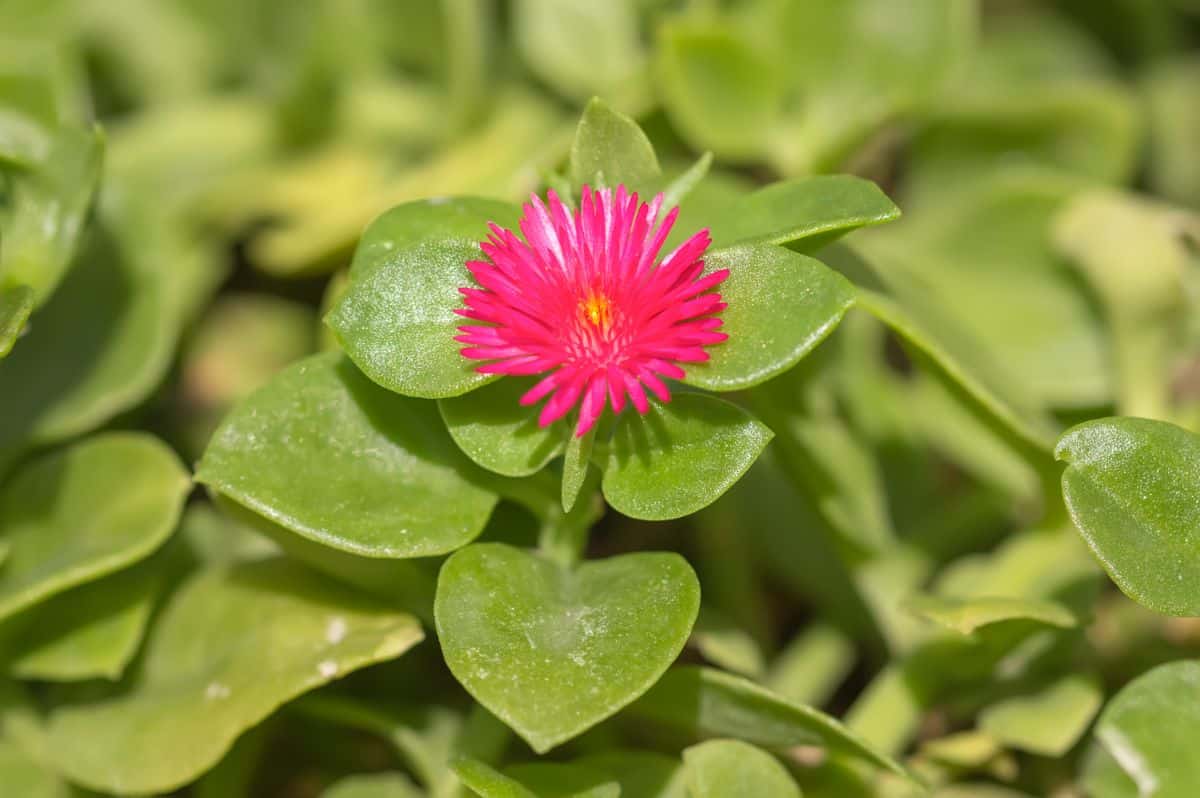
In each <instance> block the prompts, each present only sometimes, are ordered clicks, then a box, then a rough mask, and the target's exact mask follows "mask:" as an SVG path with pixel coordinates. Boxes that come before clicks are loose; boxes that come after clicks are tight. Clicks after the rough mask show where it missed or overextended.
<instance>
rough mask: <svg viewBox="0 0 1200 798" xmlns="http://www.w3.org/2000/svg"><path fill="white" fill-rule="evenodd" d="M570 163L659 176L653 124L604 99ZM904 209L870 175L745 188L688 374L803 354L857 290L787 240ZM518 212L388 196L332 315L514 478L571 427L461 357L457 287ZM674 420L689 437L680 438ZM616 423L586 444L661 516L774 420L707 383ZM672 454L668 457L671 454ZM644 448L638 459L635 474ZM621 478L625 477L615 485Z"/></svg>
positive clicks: (583, 173)
mask: <svg viewBox="0 0 1200 798" xmlns="http://www.w3.org/2000/svg"><path fill="white" fill-rule="evenodd" d="M704 163H706V162H702V164H701V165H702V166H703V165H704ZM571 172H572V176H573V177H574V179H575V180H577V181H582V180H588V179H590V180H597V179H599V180H606V181H609V185H612V184H613V181H617V180H619V181H629V182H630V183H631V184H633V185H635V186H638V185H640V186H643V187H646V186H653V185H655V184H656V183H660V182H661V181H659V180H658V178H657V174H658V164H657V161H656V160H655V159H654V157H653V149H652V148H651V147H650V145H649V142H648V141H647V140H646V138H645V135H644V134H643V133H642V132H641V130H640V129H638V127H637V126H636V124H634V123H633V122H632V121H631V120H629V119H628V118H626V117H623V116H621V115H620V114H616V113H615V112H613V111H611V110H608V109H607V108H606V107H605V106H604V105H603V104H602V103H599V102H598V101H594V102H593V103H592V105H590V106H589V107H588V110H587V111H586V112H585V114H584V118H583V121H582V122H581V124H580V128H579V131H578V134H577V138H576V141H575V145H574V147H573V148H572V156H571ZM696 177H697V175H695V174H691V175H689V176H688V177H687V180H685V181H682V182H688V181H693V182H694V179H695V178H696ZM622 185H624V183H622ZM667 190H668V193H674V192H676V190H682V189H677V188H671V187H668V189H667ZM829 198H833V200H834V201H833V208H834V211H833V212H829V211H828V209H826V210H825V211H824V213H825V215H824V216H822V215H821V214H820V213H818V214H816V216H817V218H816V219H815V220H814V219H801V218H797V217H796V215H795V214H796V213H798V212H800V211H799V210H797V209H801V210H803V211H805V212H807V211H811V210H814V209H818V208H821V205H822V200H825V199H829ZM896 213H897V212H896V209H895V207H894V206H893V205H892V204H891V203H890V202H889V201H888V200H887V198H886V197H884V196H883V195H882V193H881V192H879V190H878V189H877V188H876V187H875V186H874V185H873V184H871V183H868V182H866V181H862V180H858V179H856V178H848V177H841V178H814V179H811V180H803V181H795V182H794V183H787V184H778V185H776V186H773V187H771V188H769V189H765V190H764V191H762V192H758V193H756V194H751V195H749V196H748V197H746V199H745V201H744V202H742V203H741V204H740V206H736V207H733V208H730V209H728V212H727V213H725V214H723V215H722V217H721V218H720V219H714V220H712V222H711V226H712V228H713V230H714V235H718V234H719V235H720V236H721V243H722V244H723V245H724V246H723V248H721V249H717V250H714V251H711V252H709V253H708V254H707V255H705V256H704V263H705V270H706V273H709V274H711V273H714V272H718V271H725V270H727V271H728V277H727V278H726V279H725V280H724V281H723V282H722V283H721V284H720V286H719V290H720V293H721V298H722V301H723V302H724V303H725V304H726V305H727V307H726V308H725V309H724V311H722V313H721V319H722V321H723V325H722V327H721V330H722V332H724V333H726V334H727V335H728V339H727V340H726V341H724V342H722V343H719V344H715V345H712V346H710V347H708V350H707V351H708V355H710V357H711V359H710V360H708V361H707V362H704V363H698V364H687V367H686V369H685V371H686V376H685V377H683V379H682V382H683V383H684V384H686V385H691V386H695V387H697V388H701V389H705V390H712V391H737V390H742V389H746V388H749V387H752V386H754V385H757V384H759V383H761V382H763V381H765V380H768V379H770V378H772V377H774V376H777V375H778V374H781V373H782V372H784V371H786V370H787V369H789V368H791V367H792V366H794V365H795V364H796V363H797V362H798V361H799V360H800V359H801V358H802V357H803V356H804V355H805V354H806V353H807V352H808V351H810V350H811V349H812V348H813V347H814V346H816V345H817V344H818V343H819V342H820V341H821V340H822V339H823V338H824V337H825V336H826V335H827V334H828V333H829V332H830V331H832V329H833V328H834V327H836V326H837V323H838V322H839V321H840V319H841V317H842V316H843V314H844V313H845V312H846V310H847V309H848V308H849V307H850V306H851V304H852V303H853V301H854V289H853V287H852V286H851V285H850V284H849V283H848V282H847V281H846V280H845V279H844V278H843V277H841V276H840V275H839V274H837V273H836V272H833V271H831V270H829V269H826V268H825V267H824V266H823V265H822V264H820V263H819V262H817V261H816V260H814V259H812V258H811V257H808V256H807V255H804V254H800V253H799V252H797V251H794V249H799V248H802V247H803V246H804V245H805V243H806V242H808V243H816V242H820V243H825V242H827V241H829V240H830V239H832V238H834V237H836V236H838V235H840V234H844V233H846V232H849V231H850V230H852V229H854V228H856V227H859V226H862V225H864V224H873V223H877V222H880V221H886V220H887V219H890V218H893V217H894V216H895V215H896ZM516 216H517V211H516V210H515V209H513V208H511V207H510V206H506V205H504V204H503V203H498V202H493V201H490V200H481V199H474V198H461V199H451V200H445V201H429V202H416V203H409V204H406V205H402V206H399V207H397V208H394V209H393V210H391V211H389V212H387V213H385V214H384V215H383V216H381V217H380V218H379V219H377V220H376V221H375V222H374V223H373V224H372V225H371V227H370V228H369V229H368V230H367V232H366V234H365V235H364V237H363V240H362V243H361V244H360V246H359V249H358V251H357V253H356V256H355V260H354V264H353V267H352V269H351V284H350V288H349V290H348V291H347V293H346V294H345V295H344V297H343V298H342V299H341V301H340V302H339V303H338V304H337V305H336V306H335V307H334V309H333V311H332V312H331V313H330V315H329V317H328V319H327V321H328V323H329V325H330V326H331V327H332V328H333V329H334V331H335V332H336V334H337V336H338V338H339V340H340V341H341V344H342V346H343V348H344V349H345V351H346V353H347V354H348V355H349V356H350V358H351V359H352V360H353V361H354V362H355V364H356V365H357V366H358V367H359V368H360V369H362V371H363V373H365V374H366V375H367V376H368V377H370V378H371V379H372V380H373V381H375V382H376V383H378V384H379V385H382V386H383V387H385V388H388V389H390V390H392V391H395V392H397V393H400V394H404V395H408V396H414V397H421V398H436V399H439V400H441V401H440V406H441V410H442V415H443V418H444V419H445V421H446V423H447V426H448V427H449V429H450V430H451V434H452V435H453V437H454V439H455V441H456V443H458V445H459V446H460V447H461V448H462V449H463V451H464V452H466V453H467V454H468V456H470V457H471V458H472V459H473V460H475V461H476V462H477V463H479V464H480V465H482V466H484V467H485V468H487V469H489V470H492V471H495V472H497V473H499V474H503V475H506V476H514V477H516V476H527V475H529V474H532V473H535V472H536V471H538V470H540V469H541V468H543V467H544V466H545V465H547V464H548V463H549V462H550V461H551V460H553V459H554V458H556V457H558V456H560V455H561V454H563V453H564V452H565V450H566V447H567V441H568V432H567V430H566V425H565V424H563V423H553V424H550V425H549V426H547V427H539V426H538V425H537V423H536V421H535V420H534V419H533V415H534V412H533V411H532V410H531V409H529V408H526V407H522V406H521V405H520V403H519V401H518V400H519V399H520V398H521V396H523V395H524V394H525V393H526V392H527V391H528V390H529V389H530V387H531V383H530V382H529V381H528V380H523V379H519V378H513V377H505V378H503V379H502V380H501V381H500V382H499V383H497V384H495V385H489V384H488V383H491V382H493V381H494V380H495V379H496V378H495V377H494V376H489V375H485V374H480V373H478V372H477V371H475V370H474V369H475V365H476V362H475V361H472V360H470V359H468V358H465V357H463V356H462V355H461V354H460V352H459V345H458V344H457V343H455V337H456V328H457V326H458V325H459V324H460V323H461V322H462V319H461V317H460V316H458V315H457V314H456V310H458V309H460V308H461V307H462V297H461V296H460V294H459V289H460V288H463V287H467V286H470V285H472V284H473V280H472V276H471V274H470V272H469V271H468V269H467V267H466V262H467V261H469V260H473V259H478V258H479V257H480V254H479V241H480V240H481V239H482V238H483V237H484V236H485V235H486V234H487V232H488V223H489V222H496V223H498V224H501V225H507V226H509V227H515V225H513V224H512V220H513V219H515V218H516ZM685 232H687V231H685ZM781 244H787V245H788V246H790V247H793V248H794V249H787V248H784V247H783V246H780V245H781ZM705 427H707V428H705ZM677 432H678V433H680V434H682V435H684V437H683V438H681V439H679V440H678V441H676V440H674V437H673V436H674V434H675V433H677ZM613 435H614V438H613V439H612V441H611V442H610V441H609V440H608V439H607V438H602V439H601V440H600V441H599V442H598V445H597V446H596V449H595V451H594V452H593V460H594V461H595V462H596V463H597V465H599V466H600V468H601V469H602V470H603V471H604V472H605V475H606V476H605V480H604V483H603V489H604V492H605V495H606V497H607V498H608V499H609V502H610V503H611V504H612V505H613V506H614V507H617V509H620V510H621V511H622V512H627V513H628V514H630V515H633V516H635V517H640V518H653V519H658V518H672V517H678V516H682V515H686V514H688V513H691V512H695V511H696V510H698V509H701V508H702V507H704V506H705V505H707V504H708V503H710V502H711V501H713V500H714V499H716V498H717V497H718V496H719V495H720V494H721V493H722V492H723V491H724V490H725V489H727V488H728V487H729V486H730V485H731V484H733V482H734V481H736V479H737V478H738V477H739V476H740V474H741V473H742V472H743V471H744V470H745V468H746V467H747V466H748V465H749V463H751V462H753V460H754V458H755V457H757V455H758V452H759V451H761V449H762V447H763V446H764V445H765V444H766V442H767V440H769V432H768V431H767V430H766V429H765V428H764V427H762V425H761V424H759V423H758V422H757V421H755V420H754V419H753V418H752V417H750V416H749V415H747V414H745V413H743V412H742V411H739V410H736V409H735V408H732V407H730V406H728V405H727V404H725V403H722V402H719V401H718V400H716V399H714V398H712V397H708V396H704V395H701V394H694V395H689V396H687V397H683V396H678V397H676V398H675V399H674V400H673V401H671V402H669V403H663V404H662V405H660V406H658V407H655V408H654V409H653V410H651V411H650V413H649V415H647V416H646V417H645V418H644V419H641V420H639V419H638V418H637V417H636V416H634V415H633V413H632V411H626V413H624V414H621V416H620V417H619V419H618V421H617V424H616V427H615V431H614V433H613ZM706 436H713V439H714V440H718V439H719V440H720V441H721V443H720V445H717V446H713V447H711V448H710V449H709V450H708V452H709V454H708V456H704V457H694V456H690V455H685V454H684V452H686V450H687V447H688V446H691V445H694V443H696V442H698V441H700V440H702V439H703V438H705V437H706ZM676 444H678V445H676ZM675 449H678V451H674V450H675ZM673 451H674V454H673V455H672V454H671V453H672V452H673ZM696 451H699V450H696ZM672 456H673V457H674V461H675V465H674V466H670V465H669V464H670V463H671V460H670V459H667V458H671V457H672ZM585 459H586V458H585ZM635 460H640V461H641V463H642V465H643V466H645V467H643V468H642V469H641V470H640V471H639V470H636V469H635V470H632V471H630V470H629V467H630V465H631V464H632V463H633V462H634V461H635ZM651 460H653V461H654V463H655V468H654V469H653V470H651V469H649V467H648V464H649V462H650V461H651ZM660 464H661V465H664V466H666V467H667V471H669V472H670V473H666V472H664V475H663V476H662V480H664V482H663V483H662V484H660V477H659V473H658V465H660ZM685 466H690V468H687V467H685ZM667 483H671V487H680V486H683V485H684V484H685V483H686V484H688V485H689V487H690V490H689V491H688V493H689V494H690V495H680V496H679V497H678V499H677V500H676V501H674V502H673V503H664V501H663V500H662V498H661V497H663V496H664V495H666V494H669V493H670V492H671V491H670V490H669V488H668V485H667ZM622 484H624V485H625V488H624V489H622V488H620V487H618V486H620V485H622ZM569 494H570V491H567V492H566V493H565V495H567V496H568V501H566V502H565V504H568V505H569V504H570V500H569Z"/></svg>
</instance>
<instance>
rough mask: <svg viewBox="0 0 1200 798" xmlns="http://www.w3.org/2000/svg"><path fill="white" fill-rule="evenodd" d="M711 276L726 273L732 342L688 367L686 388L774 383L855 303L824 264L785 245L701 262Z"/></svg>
mask: <svg viewBox="0 0 1200 798" xmlns="http://www.w3.org/2000/svg"><path fill="white" fill-rule="evenodd" d="M705 268H706V269H707V270H708V271H709V272H712V271H716V270H718V269H729V277H727V278H726V279H725V281H724V282H722V283H721V285H720V286H718V288H717V290H718V291H719V292H720V294H721V298H722V299H723V300H724V301H725V302H726V303H727V304H728V307H727V308H725V310H724V311H722V313H721V318H722V319H723V320H724V322H725V323H724V326H723V327H722V328H721V331H722V332H725V333H728V335H729V338H728V339H727V340H725V341H723V342H722V343H719V344H716V345H715V346H712V347H710V348H709V349H708V353H709V354H710V355H711V358H712V359H711V360H709V361H707V362H705V363H694V364H688V367H687V377H685V378H684V382H686V383H687V384H689V385H695V386H698V387H700V388H705V389H708V390H712V391H740V390H743V389H746V388H751V387H753V386H755V385H758V384H759V383H763V382H766V381H767V380H769V379H771V378H772V377H776V376H778V375H780V374H782V373H783V372H785V371H787V370H788V369H790V368H791V367H792V366H794V365H796V364H797V363H798V362H800V359H801V358H803V357H804V356H805V355H807V354H808V353H809V352H811V351H812V350H813V348H814V347H816V346H817V344H819V343H821V341H823V340H824V339H825V337H826V336H827V335H829V334H830V333H831V332H833V330H834V328H835V327H837V325H838V322H840V321H841V320H842V317H843V316H844V315H845V313H846V311H847V310H848V309H849V308H850V306H851V305H852V304H854V288H853V286H851V285H850V284H849V283H848V282H847V281H846V280H845V279H844V278H843V277H842V276H841V275H839V274H838V273H837V272H835V271H833V270H831V269H828V268H826V267H825V265H824V264H822V263H821V262H819V261H817V260H814V259H813V258H810V257H808V256H807V255H800V254H797V253H795V252H790V251H788V250H786V249H783V248H782V247H775V246H768V245H746V246H738V247H734V248H732V249H721V250H717V251H715V252H712V253H710V254H709V255H708V256H706V257H705Z"/></svg>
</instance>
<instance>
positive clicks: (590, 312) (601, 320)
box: [579, 294, 612, 331]
mask: <svg viewBox="0 0 1200 798" xmlns="http://www.w3.org/2000/svg"><path fill="white" fill-rule="evenodd" d="M579 314H580V315H581V316H583V318H585V319H587V320H588V321H590V322H591V323H592V326H593V327H596V328H598V329H600V330H602V331H603V330H607V329H608V325H609V324H611V323H612V303H611V302H609V301H608V297H606V296H604V295H603V294H592V295H591V296H589V297H588V298H587V299H585V300H583V301H582V302H580V303H579Z"/></svg>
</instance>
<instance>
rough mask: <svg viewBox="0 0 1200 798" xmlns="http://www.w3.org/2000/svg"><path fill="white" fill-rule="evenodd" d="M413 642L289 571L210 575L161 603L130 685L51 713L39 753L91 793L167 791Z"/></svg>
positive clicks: (404, 628) (333, 587) (366, 606)
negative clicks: (273, 719) (268, 722)
mask: <svg viewBox="0 0 1200 798" xmlns="http://www.w3.org/2000/svg"><path fill="white" fill-rule="evenodd" d="M421 639H422V633H421V629H420V627H419V626H418V625H417V623H416V621H415V620H413V619H412V618H411V617H410V616H408V615H404V614H402V613H397V612H395V611H394V610H391V609H390V608H388V607H386V606H384V605H381V604H378V603H376V602H374V601H372V600H369V599H367V598H365V597H363V596H362V595H361V594H358V593H355V592H353V591H351V590H349V589H347V588H343V587H341V586H339V585H337V584H335V583H331V582H328V581H326V580H325V579H324V578H323V577H319V576H317V575H315V574H313V573H312V572H311V571H308V570H306V569H304V568H302V567H300V566H297V565H294V564H292V563H290V562H288V561H286V560H281V559H276V560H266V561H262V562H256V563H248V564H243V565H238V566H234V567H232V568H229V569H215V570H209V571H206V572H202V573H200V574H198V575H196V576H194V577H192V578H191V579H189V580H188V582H186V583H185V584H184V585H183V586H182V587H181V588H180V590H179V592H178V593H177V594H176V595H175V596H174V597H173V598H172V599H171V601H170V602H169V603H168V605H167V607H166V609H165V610H164V611H163V613H162V615H161V616H160V617H159V618H158V620H157V621H156V622H155V627H154V631H153V633H152V634H151V636H150V640H149V642H148V644H147V648H146V652H145V655H144V657H143V658H142V661H141V664H140V666H139V668H138V670H137V672H136V673H135V674H134V675H133V676H132V677H131V678H130V679H129V680H127V681H126V682H125V683H123V684H122V685H120V686H119V687H117V688H116V689H115V691H114V692H113V693H112V694H109V695H104V694H101V695H99V696H97V695H93V694H86V693H85V694H83V695H80V696H78V697H77V698H75V699H66V700H64V701H62V702H60V703H57V704H55V705H54V706H52V707H50V708H49V709H48V711H47V712H46V713H45V718H44V725H43V727H42V728H41V729H40V730H39V731H38V732H37V734H39V736H40V743H41V746H40V747H41V749H42V750H43V751H44V752H45V753H46V756H47V757H48V758H49V761H50V764H51V765H53V767H54V768H55V769H56V770H57V771H59V772H61V773H63V774H64V775H65V776H66V777H67V778H69V779H71V780H72V781H74V782H76V783H79V784H81V785H84V786H86V787H89V788H91V789H97V790H103V791H106V792H121V793H134V794H137V793H151V792H169V791H171V790H174V789H177V788H178V787H181V786H183V785H184V784H186V783H188V782H190V781H192V780H193V779H195V778H196V777H197V776H198V775H200V774H201V773H203V772H204V771H206V770H208V769H209V768H210V767H212V766H213V765H214V764H216V763H217V761H218V760H219V759H220V758H221V757H222V756H223V755H224V754H225V752H226V751H228V750H229V748H230V747H231V746H232V745H233V742H234V740H235V739H237V737H238V735H240V734H241V733H242V732H244V731H245V730H247V729H249V728H251V727H253V726H255V725H256V724H258V723H259V722H260V721H262V720H263V719H264V718H266V717H267V716H268V715H269V714H270V713H271V712H273V711H274V710H275V709H276V708H278V707H279V706H280V705H282V704H284V703H286V702H287V701H289V700H291V699H292V698H294V697H296V696H297V695H300V694H301V693H304V692H307V691H308V690H311V689H313V688H315V687H319V686H320V685H323V684H325V683H327V682H329V681H331V680H333V679H335V678H338V677H339V676H344V675H345V674H347V673H350V672H352V671H354V670H357V669H359V668H362V667H364V666H366V665H371V664H373V663H376V662H381V661H384V660H388V659H392V658H394V657H398V656H399V655H400V654H402V653H404V652H405V651H407V650H408V649H409V648H411V647H412V646H413V645H415V644H416V643H417V642H419V641H420V640H421Z"/></svg>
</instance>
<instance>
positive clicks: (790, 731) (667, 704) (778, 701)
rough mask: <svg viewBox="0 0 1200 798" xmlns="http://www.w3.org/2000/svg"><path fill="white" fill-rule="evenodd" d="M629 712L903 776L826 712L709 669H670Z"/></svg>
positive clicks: (702, 733) (666, 723)
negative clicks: (821, 751)
mask: <svg viewBox="0 0 1200 798" xmlns="http://www.w3.org/2000/svg"><path fill="white" fill-rule="evenodd" d="M630 713H631V714H633V715H635V716H637V717H640V718H644V719H646V720H650V721H653V722H655V723H660V724H662V725H664V726H667V727H669V728H674V729H679V730H682V731H685V732H688V733H690V734H695V735H699V736H704V737H721V736H724V737H736V738H738V739H741V740H745V741H746V742H749V743H753V744H755V745H762V746H767V747H770V748H790V747H792V746H796V745H819V746H822V747H825V748H829V749H830V750H832V751H840V752H843V753H846V754H849V755H851V756H854V757H856V758H858V759H862V760H865V761H867V762H870V763H872V764H874V765H877V766H879V767H881V768H884V769H885V770H890V771H892V772H893V773H897V774H899V775H902V776H907V772H906V771H905V770H904V768H903V767H901V766H900V765H899V764H898V763H896V762H895V761H894V760H893V759H892V758H891V757H889V756H887V755H886V754H883V753H880V752H878V751H876V750H874V749H873V748H871V747H870V746H868V745H867V744H866V743H865V742H863V741H862V740H861V739H860V738H859V737H858V736H856V735H855V734H854V733H853V732H851V731H849V730H848V729H846V727H844V726H843V725H842V724H841V723H839V722H838V721H837V720H835V719H834V718H831V717H830V716H828V715H826V714H825V713H824V712H821V711H820V710H817V709H814V708H812V707H809V706H805V705H803V704H797V703H795V702H792V701H788V700H787V699H784V698H781V697H780V696H777V695H775V694H774V693H772V692H770V691H769V690H766V689H765V688H763V687H760V686H758V685H757V684H755V683H754V682H751V681H749V680H747V679H743V678H741V677H739V676H733V675H731V674H728V673H722V672H721V671H717V670H712V669H710V668H698V667H693V666H685V667H679V668H674V669H672V670H671V671H670V672H668V673H667V675H666V676H664V677H663V678H662V679H660V680H659V682H658V684H656V685H655V686H654V687H653V688H652V689H651V690H650V692H648V693H646V695H644V696H643V697H642V698H641V699H640V700H639V701H638V702H637V703H636V704H634V705H633V706H632V707H631V708H630Z"/></svg>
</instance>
